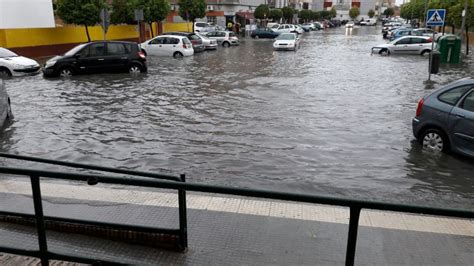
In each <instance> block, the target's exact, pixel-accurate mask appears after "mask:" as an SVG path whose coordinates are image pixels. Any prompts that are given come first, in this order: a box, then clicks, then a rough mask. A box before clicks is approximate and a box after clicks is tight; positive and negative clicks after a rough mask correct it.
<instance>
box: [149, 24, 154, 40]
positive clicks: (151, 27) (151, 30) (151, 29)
mask: <svg viewBox="0 0 474 266" xmlns="http://www.w3.org/2000/svg"><path fill="white" fill-rule="evenodd" d="M148 25H149V26H150V33H151V37H152V38H153V37H155V34H153V22H148Z"/></svg>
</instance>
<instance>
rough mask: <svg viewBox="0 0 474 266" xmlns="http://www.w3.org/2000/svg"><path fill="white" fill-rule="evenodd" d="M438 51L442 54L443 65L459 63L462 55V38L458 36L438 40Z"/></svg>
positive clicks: (447, 36) (443, 37) (446, 36)
mask: <svg viewBox="0 0 474 266" xmlns="http://www.w3.org/2000/svg"><path fill="white" fill-rule="evenodd" d="M436 48H437V50H438V51H439V52H440V53H441V55H440V59H441V63H452V64H457V63H459V55H460V54H461V38H459V37H458V36H456V35H445V36H441V37H440V38H439V39H438V43H437V45H436Z"/></svg>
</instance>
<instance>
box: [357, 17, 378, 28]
mask: <svg viewBox="0 0 474 266" xmlns="http://www.w3.org/2000/svg"><path fill="white" fill-rule="evenodd" d="M360 25H364V26H375V25H377V19H375V18H369V19H366V20H364V21H361V22H360Z"/></svg>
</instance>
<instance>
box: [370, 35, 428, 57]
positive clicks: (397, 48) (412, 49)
mask: <svg viewBox="0 0 474 266" xmlns="http://www.w3.org/2000/svg"><path fill="white" fill-rule="evenodd" d="M432 42H433V40H432V39H431V38H430V37H426V36H404V37H401V38H398V39H396V40H394V41H391V42H389V43H384V44H381V45H378V46H376V47H373V48H372V53H379V54H419V55H425V54H429V53H430V52H431V46H432ZM435 46H436V45H435Z"/></svg>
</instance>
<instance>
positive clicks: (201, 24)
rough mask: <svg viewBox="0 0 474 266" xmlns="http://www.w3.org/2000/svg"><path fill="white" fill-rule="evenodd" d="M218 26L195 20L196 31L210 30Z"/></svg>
mask: <svg viewBox="0 0 474 266" xmlns="http://www.w3.org/2000/svg"><path fill="white" fill-rule="evenodd" d="M215 29H216V28H215V27H213V26H212V25H211V24H209V23H207V22H194V32H208V31H213V30H215Z"/></svg>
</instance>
